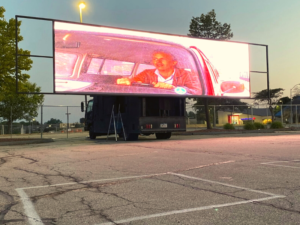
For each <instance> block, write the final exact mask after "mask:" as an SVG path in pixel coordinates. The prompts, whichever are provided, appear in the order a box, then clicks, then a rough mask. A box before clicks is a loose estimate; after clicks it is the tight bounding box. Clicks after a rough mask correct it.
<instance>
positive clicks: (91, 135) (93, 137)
mask: <svg viewBox="0 0 300 225" xmlns="http://www.w3.org/2000/svg"><path fill="white" fill-rule="evenodd" d="M91 129H92V127H90V130H89V135H90V139H92V140H94V139H96V134H95V133H94V132H93V131H91Z"/></svg>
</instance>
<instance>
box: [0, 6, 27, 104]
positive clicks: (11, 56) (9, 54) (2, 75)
mask: <svg viewBox="0 0 300 225" xmlns="http://www.w3.org/2000/svg"><path fill="white" fill-rule="evenodd" d="M4 12H5V9H4V7H2V6H1V7H0V49H1V54H0V88H1V89H0V90H1V91H2V92H3V91H4V92H5V91H6V89H5V87H4V85H5V86H11V85H15V74H16V65H15V62H16V58H15V57H16V55H15V54H16V43H15V42H16V33H15V32H16V27H15V26H16V20H15V19H13V18H11V19H10V20H9V21H6V20H5V18H4ZM20 26H21V21H18V24H17V34H18V42H20V41H22V40H23V37H22V36H21V35H20ZM18 52H19V54H22V55H30V51H28V50H23V49H22V48H19V49H18ZM31 64H32V60H31V59H30V57H27V56H22V57H18V79H19V81H20V82H26V81H28V79H29V78H30V76H29V75H28V74H26V73H23V71H29V70H30V69H31ZM1 97H3V94H2V95H1ZM0 100H1V99H0Z"/></svg>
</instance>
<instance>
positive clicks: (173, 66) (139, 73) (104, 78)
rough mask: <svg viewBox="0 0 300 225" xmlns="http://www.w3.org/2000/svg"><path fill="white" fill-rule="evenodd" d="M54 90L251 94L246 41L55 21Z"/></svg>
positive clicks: (236, 95) (143, 93)
mask: <svg viewBox="0 0 300 225" xmlns="http://www.w3.org/2000/svg"><path fill="white" fill-rule="evenodd" d="M54 29H55V31H54V32H55V73H54V76H55V78H54V79H55V93H77V94H126V95H141V96H143V95H156V96H162V95H168V96H172V95H173V96H179V95H181V96H182V95H183V96H190V97H192V96H195V97H197V96H233V97H250V90H249V89H250V82H249V47H248V44H244V43H234V42H226V41H212V40H204V39H198V38H191V37H185V36H176V35H167V34H158V33H150V32H142V31H132V30H124V29H118V28H108V27H97V26H90V25H83V24H72V23H63V22H57V21H56V22H55V24H54Z"/></svg>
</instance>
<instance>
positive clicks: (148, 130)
mask: <svg viewBox="0 0 300 225" xmlns="http://www.w3.org/2000/svg"><path fill="white" fill-rule="evenodd" d="M81 110H82V111H84V104H83V103H82V104H81ZM119 113H120V114H119ZM184 114H185V98H178V97H177V98H172V97H133V96H99V95H95V96H93V99H92V100H90V101H89V102H88V105H87V107H86V113H85V130H86V131H89V136H90V138H91V139H95V138H96V137H97V136H101V135H107V134H108V132H110V133H114V132H115V130H116V133H117V134H118V135H119V136H120V137H124V136H125V137H124V138H125V139H126V140H136V139H138V135H140V134H143V135H150V134H155V135H156V138H157V139H168V138H170V137H171V134H172V132H175V131H177V132H178V131H185V130H186V123H185V115H184ZM112 115H113V116H114V118H115V120H114V122H113V120H112ZM119 115H120V117H119ZM123 128H124V129H123Z"/></svg>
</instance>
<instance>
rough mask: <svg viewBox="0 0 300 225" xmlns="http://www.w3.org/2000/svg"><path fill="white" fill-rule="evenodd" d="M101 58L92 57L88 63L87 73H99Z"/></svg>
mask: <svg viewBox="0 0 300 225" xmlns="http://www.w3.org/2000/svg"><path fill="white" fill-rule="evenodd" d="M102 62H103V59H99V58H92V60H91V62H90V65H89V67H88V70H87V73H89V74H99V70H100V67H101V65H102Z"/></svg>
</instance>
